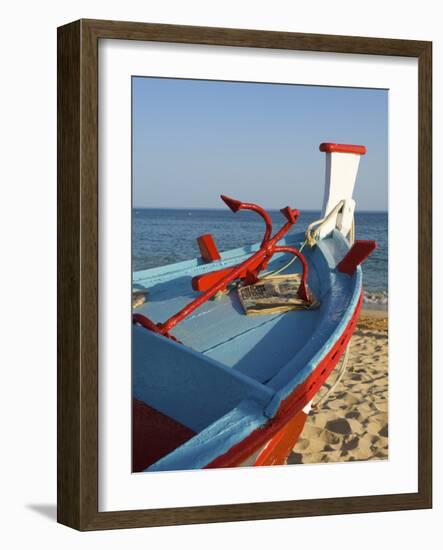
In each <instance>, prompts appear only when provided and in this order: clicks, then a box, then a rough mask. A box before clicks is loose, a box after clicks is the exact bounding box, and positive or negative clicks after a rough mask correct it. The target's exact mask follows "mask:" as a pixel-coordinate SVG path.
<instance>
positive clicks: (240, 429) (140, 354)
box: [132, 143, 375, 471]
mask: <svg viewBox="0 0 443 550" xmlns="http://www.w3.org/2000/svg"><path fill="white" fill-rule="evenodd" d="M320 149H321V150H322V151H324V152H325V153H326V157H327V166H326V188H325V203H324V206H323V214H324V216H323V218H322V219H321V220H320V221H319V222H318V224H316V226H315V227H310V229H309V233H308V234H305V233H300V232H297V231H295V230H291V231H289V229H292V226H293V225H294V224H295V221H296V217H297V216H296V211H294V210H292V209H290V208H286V209H283V210H282V213H283V216H282V223H283V224H284V227H286V226H287V227H288V231H285V233H286V234H285V235H284V237H282V238H280V232H277V234H276V236H275V241H272V239H273V237H272V235H271V231H272V229H271V230H269V227H268V226H267V228H266V232H265V237H264V238H263V240H262V242H261V243H257V244H255V245H254V246H247V247H242V248H237V249H233V250H228V251H225V252H222V253H218V251H217V250H216V249H215V246H214V243H213V242H212V240H211V239H210V238H208V237H206V240H203V241H200V244H201V245H202V246H201V250H202V257H200V258H194V259H190V260H188V261H184V262H179V263H175V264H172V265H168V266H162V267H158V268H154V269H149V270H145V271H139V272H134V273H133V286H134V289H136V290H137V291H139V292H143V293H147V300H146V302H145V303H144V304H143V305H141V306H140V307H138V308H137V309H136V310H134V324H133V365H132V367H133V459H134V460H133V469H134V471H164V470H187V469H195V468H218V467H232V466H241V465H270V464H283V463H285V460H286V458H287V456H288V454H289V453H290V451H291V449H292V447H293V445H294V444H295V442H296V440H297V438H298V437H299V435H300V432H301V430H302V428H303V425H304V422H305V419H306V415H307V413H308V411H309V406H310V403H311V402H312V400H313V398H314V396H315V395H316V393H317V392H318V390H319V389H320V388H321V386H322V385H323V384H324V382H325V381H326V379H327V378H328V376H329V374H330V373H331V371H332V370H333V369H334V367H335V366H336V365H337V363H338V361H339V360H340V358H341V357H342V355H343V353H344V352H345V350H346V348H347V346H348V343H349V340H350V338H351V336H352V333H353V331H354V328H355V325H356V322H357V318H358V314H359V311H360V308H361V304H362V272H361V267H360V265H359V264H360V263H361V262H362V261H363V260H364V259H365V257H367V255H368V254H369V253H370V251H371V250H372V249H373V248H374V247H375V243H373V242H372V241H356V242H355V243H353V242H352V240H353V239H352V238H351V237H352V234H351V233H352V219H353V211H354V206H355V203H354V201H353V200H352V188H353V185H354V181H355V174H356V166H358V161H359V159H360V156H361V155H362V154H364V152H365V149H364V147H362V146H350V145H340V144H329V143H328V144H322V145H321V147H320ZM350 180H351V181H350ZM225 201H226V202H227V204H228V206H230V207H231V209H233V210H234V211H235V209H236V208H237V209H239V208H240V206H239V205H242V204H244V203H240V202H239V201H235V200H233V199H229V198H227V197H225ZM249 206H251V207H256V208H254V209H258V210H260V211H261V209H260V207H257V206H256V205H249ZM250 209H252V208H250ZM259 213H260V212H259ZM285 221H286V223H285ZM282 233H283V232H282ZM270 243H271V244H272V246H273V249H272V254H271V253H270V249H271V248H272V247H271V244H270ZM205 245H207V246H206V248H205ZM266 247H268V249H267V250H268V251H267V252H266V250H265V249H266ZM294 249H295V250H296V251H297V252H298V254H297V255H296V256H295V258H296V261H292V262H288V254H287V252H288V251H291V250H292V251H293V250H294ZM301 249H302V252H300V250H301ZM263 250H265V251H264V252H263ZM260 255H261V256H260ZM302 257H303V258H304V259H303V258H302ZM251 258H252V260H251ZM254 258H259V259H258V260H254ZM263 258H266V261H265V262H263V261H262V260H263ZM259 260H260V261H259ZM304 260H305V261H306V273H307V289H309V290H308V295H305V298H306V300H308V301H309V298H310V297H312V296H315V297H316V299H317V301H318V307H316V308H309V307H308V308H307V309H297V310H293V311H286V312H284V313H272V314H262V315H246V314H245V312H244V309H243V307H242V305H241V303H240V301H239V296H238V293H237V292H235V291H231V292H228V293H225V294H223V295H222V296H221V297H220V298H219V299H200V298H201V297H202V296H204V295H205V292H206V294H207V293H208V292H209V295H210V296H209V295H208V297H212V298H213V297H214V296H217V293H218V291H217V289H215V287H216V286H217V284H218V283H220V281H221V282H222V284H221V286H222V287H223V288H224V289H226V288H227V284H226V282H225V284H224V285H223V281H222V279H223V278H225V279H226V278H228V279H229V277H230V275H235V273H237V272H238V273H239V275H238V276H236V277H234V280H237V281H238V280H239V279H242V281H243V284H253V283H254V282H256V280H257V278H260V277H262V275H263V273H269V272H279V271H280V270H282V269H284V273H285V274H288V273H299V274H300V279H302V274H303V271H304V268H303V265H304ZM248 262H249V265H247V264H248ZM245 265H246V266H247V268H241V266H245ZM239 266H240V267H239ZM264 267H265V269H263V268H264ZM308 267H309V269H308ZM242 269H243V271H242ZM235 270H237V271H235ZM254 270H256V273H257V277H255V278H254V280H252V281H251V280H250V277H251V273H252V275H254ZM248 278H249V279H248ZM199 285H200V286H199ZM219 286H220V285H219ZM196 288H197V290H196ZM214 289H215V291H214V292H212V290H214ZM211 292H212V293H211ZM199 300H200V301H199ZM196 301H197V302H198V303H197V305H196V306H195V307H194V306H193V305H192V304H194V303H196ZM177 312H180V313H179V314H177ZM183 312H184V313H183ZM171 319H173V320H174V322H172V323H171V322H170V320H171ZM168 320H169V321H168Z"/></svg>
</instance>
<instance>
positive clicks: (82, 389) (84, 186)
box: [58, 20, 432, 530]
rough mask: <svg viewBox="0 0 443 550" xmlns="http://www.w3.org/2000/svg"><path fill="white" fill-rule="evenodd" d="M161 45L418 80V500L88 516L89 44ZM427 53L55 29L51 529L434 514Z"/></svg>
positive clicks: (93, 360)
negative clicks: (358, 59) (229, 50)
mask: <svg viewBox="0 0 443 550" xmlns="http://www.w3.org/2000/svg"><path fill="white" fill-rule="evenodd" d="M100 39H116V40H121V39H124V40H140V41H159V42H172V43H180V44H206V45H223V46H237V47H250V48H271V49H282V50H304V51H311V52H335V53H348V54H371V55H380V56H404V57H413V58H417V59H418V67H419V75H418V86H419V121H418V126H419V127H418V135H419V144H418V148H419V166H418V182H419V196H418V215H419V243H420V245H419V250H418V254H419V266H420V272H419V289H418V294H419V297H420V299H419V304H418V310H419V360H418V368H419V379H418V421H419V426H418V434H419V435H418V437H419V440H418V450H419V456H418V491H417V492H416V493H407V494H386V495H376V496H356V497H346V498H323V499H315V500H294V501H281V502H255V503H248V504H229V505H216V506H197V507H185V508H167V509H147V510H135V511H117V512H99V511H98V405H97V401H98V397H97V396H98V298H97V295H98V268H97V263H98V246H99V243H98V216H97V213H98V185H97V181H98V124H97V117H98V42H99V40H100ZM431 67H432V44H431V43H430V42H423V41H412V40H393V39H381V38H364V37H350V36H329V35H314V34H299V33H286V32H269V31H258V30H240V29H227V28H206V27H190V26H176V25H160V24H147V23H133V22H117V21H98V20H80V21H76V22H73V23H70V24H68V25H65V26H63V27H60V28H59V29H58V521H59V522H60V523H63V524H65V525H68V526H70V527H73V528H76V529H79V530H95V529H111V528H129V527H147V526H160V525H177V524H191V523H209V522H222V521H241V520H253V519H270V518H286V517H299V516H316V515H331V514H345V513H363V512H376V511H389V510H407V509H419V508H430V507H431V506H432V504H431V503H432V497H431V494H432V418H431V409H432V406H431V405H432V403H431V387H432V373H431V355H432V347H431V346H432V337H431V332H432V331H431V328H432V326H431V323H432V289H431V287H432V237H431V229H432V218H431V216H432V214H431V206H432V187H431V185H432V175H431V169H432V107H431V99H432V97H431V94H432V83H431V71H432V68H431Z"/></svg>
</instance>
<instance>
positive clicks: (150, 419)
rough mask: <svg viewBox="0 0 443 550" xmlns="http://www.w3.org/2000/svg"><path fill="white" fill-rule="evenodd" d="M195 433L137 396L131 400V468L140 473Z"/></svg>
mask: <svg viewBox="0 0 443 550" xmlns="http://www.w3.org/2000/svg"><path fill="white" fill-rule="evenodd" d="M194 436H195V432H194V431H193V430H191V429H190V428H188V427H187V426H184V425H183V424H180V422H177V421H176V420H174V419H173V418H170V417H169V416H166V415H165V414H163V413H161V412H160V411H158V410H157V409H154V408H153V407H150V406H149V405H147V404H146V403H144V402H143V401H139V400H138V399H133V400H132V471H133V472H141V471H142V470H144V469H145V468H147V467H148V466H150V465H151V464H154V462H157V460H160V458H162V457H164V456H166V455H167V454H169V453H171V452H172V451H173V450H174V449H177V447H180V445H183V444H184V443H185V442H186V441H188V440H189V439H191V438H192V437H194Z"/></svg>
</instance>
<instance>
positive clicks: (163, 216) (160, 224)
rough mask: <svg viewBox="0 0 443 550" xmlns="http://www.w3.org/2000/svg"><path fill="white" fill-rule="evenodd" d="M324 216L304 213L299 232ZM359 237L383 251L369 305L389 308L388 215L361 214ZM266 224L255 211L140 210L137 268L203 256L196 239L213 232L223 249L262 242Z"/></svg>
mask: <svg viewBox="0 0 443 550" xmlns="http://www.w3.org/2000/svg"><path fill="white" fill-rule="evenodd" d="M269 213H270V215H271V218H272V221H273V225H274V228H279V227H280V226H281V225H282V221H283V217H282V215H281V213H280V212H279V211H271V212H269ZM319 218H320V212H318V211H317V212H316V211H302V212H301V215H300V218H299V220H298V222H297V225H296V230H297V231H300V230H303V231H304V230H305V229H306V227H307V226H308V225H309V224H310V223H311V222H312V221H314V220H317V219H319ZM355 227H356V238H357V239H374V240H375V241H376V242H377V249H376V250H375V251H374V252H373V253H372V254H371V256H370V257H369V258H368V259H367V260H366V262H365V263H364V265H363V284H364V288H365V302H366V303H374V304H387V300H388V214H387V212H356V214H355ZM263 228H264V225H263V221H262V220H261V218H259V217H258V216H257V214H254V213H253V212H247V211H244V212H237V213H236V214H233V213H232V212H231V211H230V210H228V209H226V210H200V209H199V210H193V209H189V210H185V209H183V210H168V209H148V208H146V209H145V208H143V209H141V208H134V210H133V237H132V247H133V250H132V261H133V266H132V267H133V270H134V271H139V270H142V269H148V268H151V267H158V266H161V265H167V264H170V263H173V262H178V261H181V260H189V259H191V258H194V257H196V256H199V249H198V246H197V242H196V238H197V237H198V236H199V235H202V234H204V233H211V234H212V235H213V237H214V239H215V242H216V243H217V247H218V249H219V250H220V251H223V250H229V249H231V248H237V247H240V246H244V245H248V244H253V243H256V242H257V241H260V240H261V238H262V236H263Z"/></svg>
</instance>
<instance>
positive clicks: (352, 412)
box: [288, 309, 388, 464]
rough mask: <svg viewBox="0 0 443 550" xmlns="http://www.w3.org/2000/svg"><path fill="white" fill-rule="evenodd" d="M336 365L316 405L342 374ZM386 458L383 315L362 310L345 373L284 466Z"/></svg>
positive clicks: (316, 410)
mask: <svg viewBox="0 0 443 550" xmlns="http://www.w3.org/2000/svg"><path fill="white" fill-rule="evenodd" d="M340 365H341V363H339V365H337V367H336V368H335V370H334V372H333V373H332V374H331V376H330V378H329V380H328V382H327V383H326V384H325V386H324V387H323V388H322V389H321V390H320V392H319V395H318V396H317V398H316V399H315V400H314V405H315V404H316V403H317V402H319V400H321V399H322V395H323V394H324V392H325V391H326V390H327V388H329V387H331V386H332V385H333V384H334V382H335V381H336V378H337V376H338V374H339V372H340ZM387 458H388V319H387V312H386V311H384V310H378V309H363V310H362V312H361V314H360V319H359V322H358V324H357V329H356V331H355V333H354V335H353V337H352V339H351V349H350V354H349V360H348V367H347V369H346V372H345V374H344V375H343V377H342V379H341V380H340V382H339V383H338V384H337V386H336V387H335V388H334V390H333V391H332V392H331V393H330V394H329V396H328V397H327V399H325V400H324V401H323V402H322V403H320V406H319V407H318V408H315V407H314V408H313V410H312V411H311V413H310V414H309V417H308V419H307V421H306V425H305V427H304V430H303V432H302V434H301V436H300V439H299V440H298V442H297V444H296V446H295V447H294V449H293V452H292V454H291V455H290V456H289V459H288V464H308V463H318V462H345V461H351V460H383V459H387Z"/></svg>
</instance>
